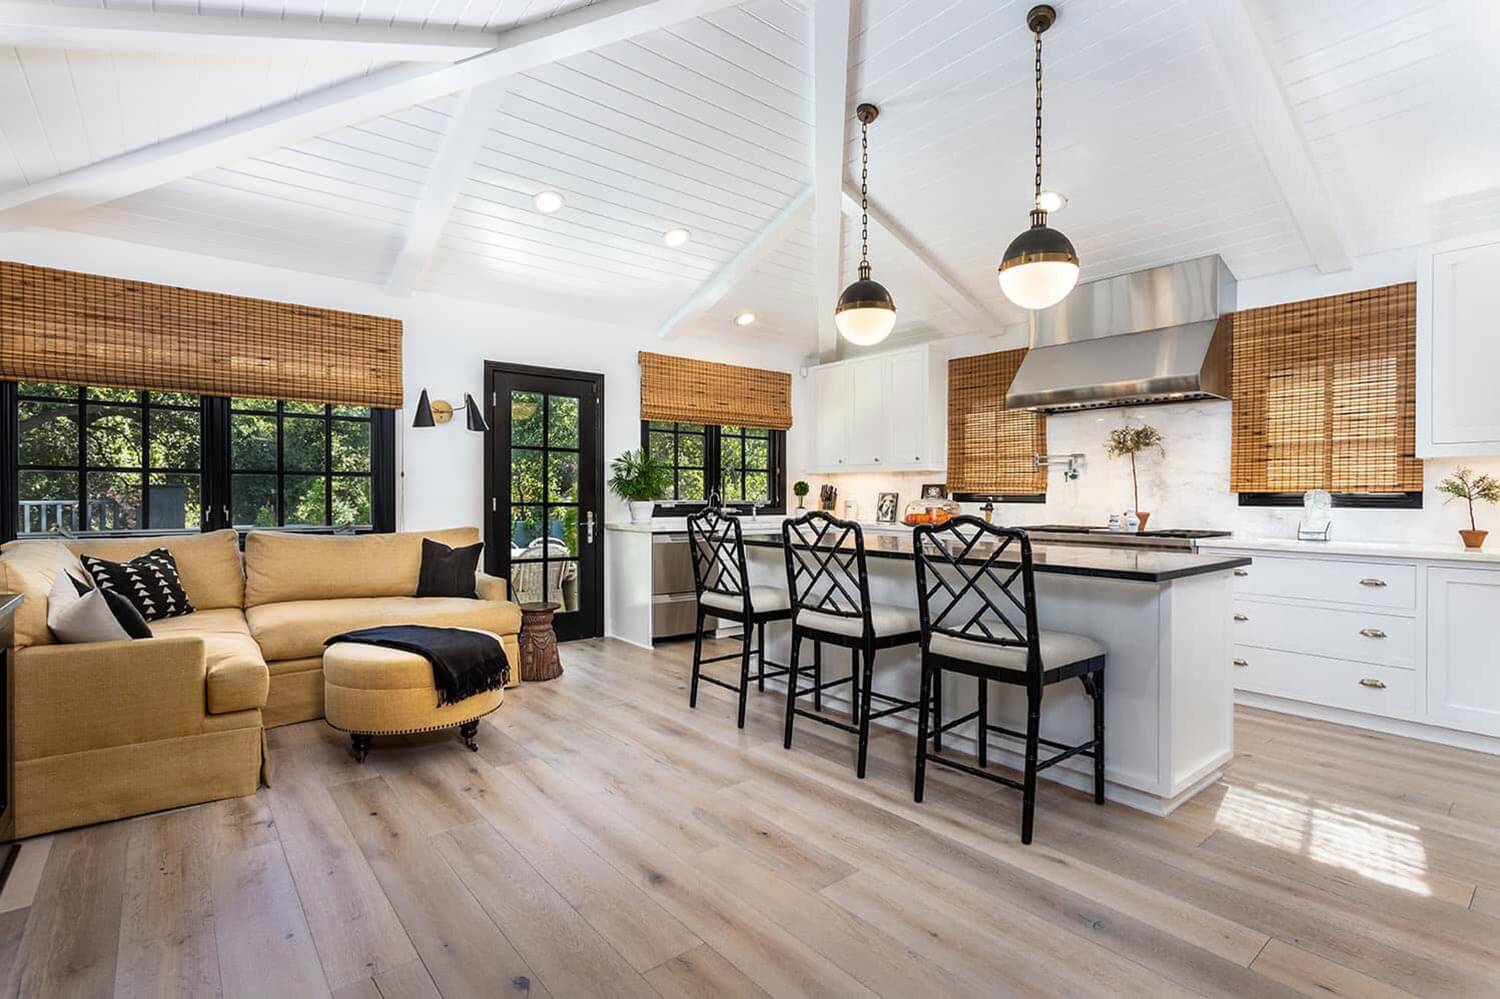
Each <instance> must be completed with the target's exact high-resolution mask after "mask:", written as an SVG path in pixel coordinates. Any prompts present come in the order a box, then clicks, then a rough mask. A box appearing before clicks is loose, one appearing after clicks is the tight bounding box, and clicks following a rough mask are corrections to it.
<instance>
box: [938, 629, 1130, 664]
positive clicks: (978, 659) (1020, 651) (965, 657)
mask: <svg viewBox="0 0 1500 999" xmlns="http://www.w3.org/2000/svg"><path fill="white" fill-rule="evenodd" d="M1038 644H1039V645H1040V646H1041V654H1042V668H1043V669H1057V668H1059V667H1062V666H1070V665H1072V664H1073V663H1078V662H1083V661H1084V660H1086V659H1095V658H1098V657H1099V656H1102V655H1104V646H1102V645H1100V644H1099V643H1098V642H1096V641H1094V640H1093V639H1092V638H1089V637H1088V636H1086V635H1075V634H1073V633H1071V632H1067V631H1043V632H1042V633H1041V634H1040V635H1039V636H1038ZM927 649H928V651H929V652H934V653H936V654H938V655H940V656H948V657H949V658H951V659H959V660H962V661H964V662H971V663H984V664H985V665H988V666H998V667H1000V668H1001V669H1015V670H1024V669H1025V668H1026V649H1025V648H1023V647H1017V646H1005V645H991V644H989V643H988V642H976V641H973V640H971V639H967V638H954V637H953V636H952V635H942V634H934V635H933V636H932V637H931V638H930V639H929V640H928V642H927Z"/></svg>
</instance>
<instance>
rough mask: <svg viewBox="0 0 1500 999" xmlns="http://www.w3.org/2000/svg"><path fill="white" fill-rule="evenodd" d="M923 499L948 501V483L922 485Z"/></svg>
mask: <svg viewBox="0 0 1500 999" xmlns="http://www.w3.org/2000/svg"><path fill="white" fill-rule="evenodd" d="M922 498H923V499H947V498H948V483H946V482H927V483H924V484H923V485H922Z"/></svg>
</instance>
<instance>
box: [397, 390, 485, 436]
mask: <svg viewBox="0 0 1500 999" xmlns="http://www.w3.org/2000/svg"><path fill="white" fill-rule="evenodd" d="M455 409H461V410H463V411H464V422H465V423H466V424H467V425H468V427H469V429H470V430H473V431H475V432H476V433H481V434H482V433H484V432H485V431H487V430H489V429H490V425H489V424H488V423H485V422H484V414H483V413H481V412H480V411H479V404H478V403H477V402H475V401H474V397H473V396H472V395H470V394H469V393H467V392H465V393H464V404H463V405H462V406H454V405H453V403H451V402H449V401H448V400H447V399H433V400H430V401H429V400H428V398H427V390H426V389H423V390H422V394H421V395H420V396H418V397H417V415H416V417H415V418H414V419H413V420H412V421H411V425H412V426H413V427H435V426H437V425H438V424H440V423H447V422H448V421H449V420H451V419H453V412H454V410H455Z"/></svg>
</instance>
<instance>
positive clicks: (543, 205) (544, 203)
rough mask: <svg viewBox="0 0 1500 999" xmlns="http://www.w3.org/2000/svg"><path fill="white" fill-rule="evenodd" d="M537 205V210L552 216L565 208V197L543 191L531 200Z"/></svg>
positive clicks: (554, 192) (553, 192)
mask: <svg viewBox="0 0 1500 999" xmlns="http://www.w3.org/2000/svg"><path fill="white" fill-rule="evenodd" d="M531 203H532V204H533V205H536V210H537V211H539V212H541V213H542V214H544V215H551V214H552V213H553V212H555V211H557V210H558V209H559V208H561V207H562V206H563V196H562V195H561V194H558V193H557V192H556V191H543V192H541V193H540V194H538V195H537V196H536V197H534V198H532V199H531Z"/></svg>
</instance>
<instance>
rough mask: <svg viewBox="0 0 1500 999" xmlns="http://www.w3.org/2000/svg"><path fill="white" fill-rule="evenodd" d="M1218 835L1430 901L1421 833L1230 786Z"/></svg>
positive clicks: (1276, 790)
mask: <svg viewBox="0 0 1500 999" xmlns="http://www.w3.org/2000/svg"><path fill="white" fill-rule="evenodd" d="M1214 824H1215V825H1216V826H1218V827H1219V828H1220V829H1223V830H1225V831H1227V832H1230V833H1233V834H1234V835H1236V836H1241V837H1244V838H1245V839H1248V840H1251V841H1252V842H1255V843H1261V844H1263V845H1265V846H1269V847H1272V848H1273V849H1276V850H1283V851H1286V852H1288V853H1299V854H1302V855H1304V856H1306V857H1307V858H1308V859H1309V860H1312V861H1314V862H1315V863H1319V864H1327V865H1328V866H1330V867H1337V868H1340V869H1342V870H1346V871H1350V872H1352V873H1354V874H1357V875H1359V876H1360V877H1362V878H1368V879H1369V880H1371V881H1376V882H1379V883H1380V884H1383V885H1389V886H1391V887H1393V888H1399V889H1401V890H1403V891H1408V892H1411V893H1412V894H1415V895H1431V894H1432V889H1431V886H1430V885H1429V884H1428V882H1427V851H1426V849H1425V848H1423V846H1422V842H1421V840H1420V839H1418V834H1419V833H1420V832H1421V828H1420V827H1418V826H1414V825H1412V824H1410V823H1408V822H1402V821H1400V820H1398V819H1392V818H1390V817H1388V816H1385V815H1380V814H1377V813H1375V812H1369V811H1365V810H1362V809H1358V808H1351V807H1349V806H1347V805H1338V804H1332V803H1329V802H1320V801H1316V800H1314V799H1313V798H1312V796H1311V795H1307V794H1303V793H1301V792H1298V791H1290V790H1287V789H1285V788H1280V787H1276V786H1274V785H1271V784H1253V785H1249V786H1233V787H1231V788H1229V791H1228V793H1227V794H1225V796H1224V800H1223V801H1222V802H1220V804H1219V809H1218V812H1217V813H1216V814H1215V815H1214Z"/></svg>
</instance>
